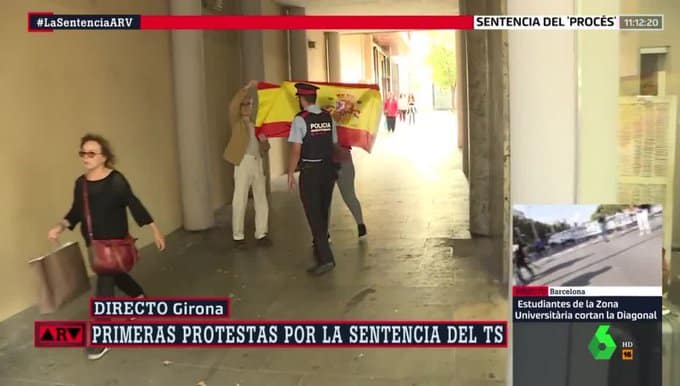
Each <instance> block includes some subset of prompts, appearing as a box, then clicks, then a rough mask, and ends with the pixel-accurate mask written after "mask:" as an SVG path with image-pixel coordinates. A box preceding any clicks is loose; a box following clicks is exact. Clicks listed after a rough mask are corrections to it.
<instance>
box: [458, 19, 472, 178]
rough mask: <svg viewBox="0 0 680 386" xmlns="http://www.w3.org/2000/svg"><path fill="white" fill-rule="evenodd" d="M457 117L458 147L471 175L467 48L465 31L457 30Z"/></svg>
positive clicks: (466, 171) (466, 169)
mask: <svg viewBox="0 0 680 386" xmlns="http://www.w3.org/2000/svg"><path fill="white" fill-rule="evenodd" d="M455 34H456V101H455V108H456V118H457V121H458V147H459V148H460V149H461V150H462V152H463V173H465V175H466V176H467V177H468V178H469V177H470V169H469V168H470V160H469V157H470V145H469V143H468V139H469V135H468V124H467V108H468V99H467V96H468V94H467V52H466V51H467V49H466V47H465V32H463V31H456V32H455Z"/></svg>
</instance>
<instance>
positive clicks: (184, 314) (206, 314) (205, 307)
mask: <svg viewBox="0 0 680 386" xmlns="http://www.w3.org/2000/svg"><path fill="white" fill-rule="evenodd" d="M230 315H231V301H230V299H229V298H223V297H162V298H160V297H159V298H107V297H92V298H90V318H92V319H107V318H135V319H156V318H162V319H175V320H181V319H225V318H229V317H230Z"/></svg>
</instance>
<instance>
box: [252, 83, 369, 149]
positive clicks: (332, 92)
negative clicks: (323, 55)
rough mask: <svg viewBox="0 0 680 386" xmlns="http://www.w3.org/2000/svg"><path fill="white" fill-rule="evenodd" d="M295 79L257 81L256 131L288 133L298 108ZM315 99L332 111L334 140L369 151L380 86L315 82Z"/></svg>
mask: <svg viewBox="0 0 680 386" xmlns="http://www.w3.org/2000/svg"><path fill="white" fill-rule="evenodd" d="M295 83H297V82H289V81H286V82H283V83H282V84H281V85H277V84H272V83H266V82H260V83H259V84H258V85H257V97H258V100H259V102H258V110H257V118H256V120H255V125H256V134H257V135H260V134H264V135H266V136H267V137H288V134H289V133H290V125H291V122H292V121H293V118H295V115H296V114H297V113H298V112H300V105H299V103H298V100H297V98H296V96H295V92H296V89H295ZM305 83H309V84H313V85H315V86H317V87H319V89H318V90H317V100H316V103H317V105H319V107H320V108H322V109H324V110H326V111H328V112H330V113H331V115H333V119H334V120H335V123H336V127H337V130H338V142H339V143H340V145H342V146H346V147H360V148H362V149H364V150H366V151H367V152H370V151H371V148H372V147H373V143H374V142H375V138H376V136H377V134H378V127H379V126H380V119H381V117H382V100H381V97H380V89H379V88H378V86H377V85H374V84H344V83H318V82H305Z"/></svg>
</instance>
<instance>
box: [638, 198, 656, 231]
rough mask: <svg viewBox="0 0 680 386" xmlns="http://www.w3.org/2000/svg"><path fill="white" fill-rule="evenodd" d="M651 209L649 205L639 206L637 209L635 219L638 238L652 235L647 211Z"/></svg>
mask: <svg viewBox="0 0 680 386" xmlns="http://www.w3.org/2000/svg"><path fill="white" fill-rule="evenodd" d="M651 208H652V206H651V205H639V206H638V207H637V212H636V218H637V224H638V230H639V231H640V236H644V235H645V234H647V235H649V234H651V233H652V227H651V226H650V225H649V211H650V209H651Z"/></svg>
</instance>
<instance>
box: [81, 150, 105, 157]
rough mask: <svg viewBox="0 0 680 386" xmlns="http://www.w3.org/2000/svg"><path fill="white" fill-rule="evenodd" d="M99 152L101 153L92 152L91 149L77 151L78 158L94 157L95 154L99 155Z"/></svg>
mask: <svg viewBox="0 0 680 386" xmlns="http://www.w3.org/2000/svg"><path fill="white" fill-rule="evenodd" d="M100 154H101V153H95V152H93V151H82V150H81V151H79V152H78V156H79V157H80V158H84V157H87V158H94V157H96V156H98V155H100Z"/></svg>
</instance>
